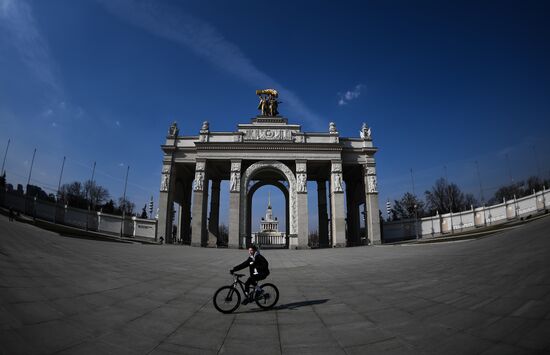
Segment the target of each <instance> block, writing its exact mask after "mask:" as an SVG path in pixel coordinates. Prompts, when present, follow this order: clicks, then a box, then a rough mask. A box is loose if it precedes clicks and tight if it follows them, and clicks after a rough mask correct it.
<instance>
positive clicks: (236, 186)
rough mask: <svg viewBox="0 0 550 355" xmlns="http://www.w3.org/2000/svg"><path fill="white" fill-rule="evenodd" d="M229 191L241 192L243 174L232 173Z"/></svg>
mask: <svg viewBox="0 0 550 355" xmlns="http://www.w3.org/2000/svg"><path fill="white" fill-rule="evenodd" d="M229 190H230V191H231V192H239V191H241V174H240V172H238V171H232V172H231V183H230V187H229Z"/></svg>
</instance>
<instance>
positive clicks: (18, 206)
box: [0, 191, 157, 240]
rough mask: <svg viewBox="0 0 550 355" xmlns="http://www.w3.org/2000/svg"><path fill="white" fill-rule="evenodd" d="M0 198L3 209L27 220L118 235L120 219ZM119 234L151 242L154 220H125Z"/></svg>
mask: <svg viewBox="0 0 550 355" xmlns="http://www.w3.org/2000/svg"><path fill="white" fill-rule="evenodd" d="M1 197H2V198H1V199H0V203H1V204H2V206H3V207H5V208H13V210H14V211H19V212H20V213H25V212H26V213H27V214H28V215H29V216H31V217H35V218H39V219H43V220H46V221H48V222H53V223H58V224H63V225H67V226H71V227H76V228H80V229H87V230H91V231H96V232H103V233H108V234H113V235H120V231H121V224H122V217H121V216H115V215H110V214H106V213H102V212H95V211H88V210H83V209H79V208H73V207H70V206H63V205H58V204H56V203H55V202H50V201H44V200H34V199H26V197H25V196H24V195H21V194H18V193H11V192H7V191H5V192H3V193H2V195H1ZM123 234H124V236H127V237H140V238H146V239H150V240H155V239H156V235H157V220H155V219H141V218H137V217H126V218H125V219H124V226H123Z"/></svg>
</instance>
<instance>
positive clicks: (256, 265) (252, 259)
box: [229, 245, 269, 304]
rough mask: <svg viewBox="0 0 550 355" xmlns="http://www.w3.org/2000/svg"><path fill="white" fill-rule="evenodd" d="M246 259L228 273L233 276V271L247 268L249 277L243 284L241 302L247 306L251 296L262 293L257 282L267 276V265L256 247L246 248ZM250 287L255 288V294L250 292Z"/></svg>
mask: <svg viewBox="0 0 550 355" xmlns="http://www.w3.org/2000/svg"><path fill="white" fill-rule="evenodd" d="M248 254H249V256H248V258H247V259H246V260H245V261H244V262H243V263H241V264H239V265H237V266H235V267H234V268H232V269H231V270H229V272H230V273H231V274H233V272H235V271H239V270H242V269H244V268H246V267H247V266H248V268H249V271H250V277H249V278H248V280H246V282H245V284H244V286H245V287H244V289H245V299H244V301H243V302H242V304H247V303H249V302H252V301H253V299H252V294H254V293H255V294H256V296H257V295H258V294H259V293H260V292H261V291H262V290H261V288H259V287H258V281H260V280H264V279H265V278H266V277H267V276H268V275H269V263H268V262H267V260H266V258H264V257H263V255H261V254H260V252H259V251H258V247H257V246H255V245H251V246H250V247H249V248H248ZM250 286H255V292H250V291H249V290H250Z"/></svg>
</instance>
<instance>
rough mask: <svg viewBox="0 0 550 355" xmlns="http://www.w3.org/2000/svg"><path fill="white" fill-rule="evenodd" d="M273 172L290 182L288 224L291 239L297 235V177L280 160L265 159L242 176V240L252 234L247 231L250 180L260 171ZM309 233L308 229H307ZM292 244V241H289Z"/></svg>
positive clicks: (249, 168) (240, 228)
mask: <svg viewBox="0 0 550 355" xmlns="http://www.w3.org/2000/svg"><path fill="white" fill-rule="evenodd" d="M266 171H267V172H272V173H274V174H276V175H279V176H280V177H282V178H284V179H285V180H286V181H287V182H288V191H287V193H288V199H287V208H288V220H287V224H288V225H289V228H288V231H289V235H288V236H289V240H290V239H291V238H293V237H295V236H296V235H297V232H298V231H297V221H296V215H297V210H296V199H297V198H296V177H295V176H294V173H293V172H292V170H290V168H289V167H288V166H286V165H285V164H284V163H281V162H280V161H276V160H263V161H259V162H256V163H254V164H252V165H251V166H249V167H248V168H247V169H246V171H245V172H244V174H243V176H242V178H241V210H240V215H241V216H242V217H241V219H240V227H239V230H240V240H241V241H243V240H247V239H248V238H249V237H250V235H249V234H248V233H247V232H248V231H249V227H247V225H248V217H247V216H248V213H249V209H250V207H249V206H250V205H249V200H248V195H249V193H250V190H251V189H250V188H249V185H250V181H251V180H253V178H254V176H256V175H257V174H258V173H260V172H266ZM306 233H307V231H306ZM289 244H292V243H289Z"/></svg>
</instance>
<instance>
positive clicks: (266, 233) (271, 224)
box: [252, 192, 287, 248]
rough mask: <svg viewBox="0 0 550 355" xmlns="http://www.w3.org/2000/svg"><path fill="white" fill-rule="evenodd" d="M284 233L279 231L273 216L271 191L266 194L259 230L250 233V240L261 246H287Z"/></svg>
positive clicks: (275, 218)
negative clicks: (263, 214)
mask: <svg viewBox="0 0 550 355" xmlns="http://www.w3.org/2000/svg"><path fill="white" fill-rule="evenodd" d="M285 237H286V236H285V233H283V232H279V221H278V220H277V217H273V209H272V208H271V192H268V195H267V210H266V211H265V216H264V217H262V219H261V220H260V231H259V232H258V233H254V234H253V235H252V242H253V243H254V244H256V245H259V246H260V247H262V248H285V247H287V244H286V238H285Z"/></svg>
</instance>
